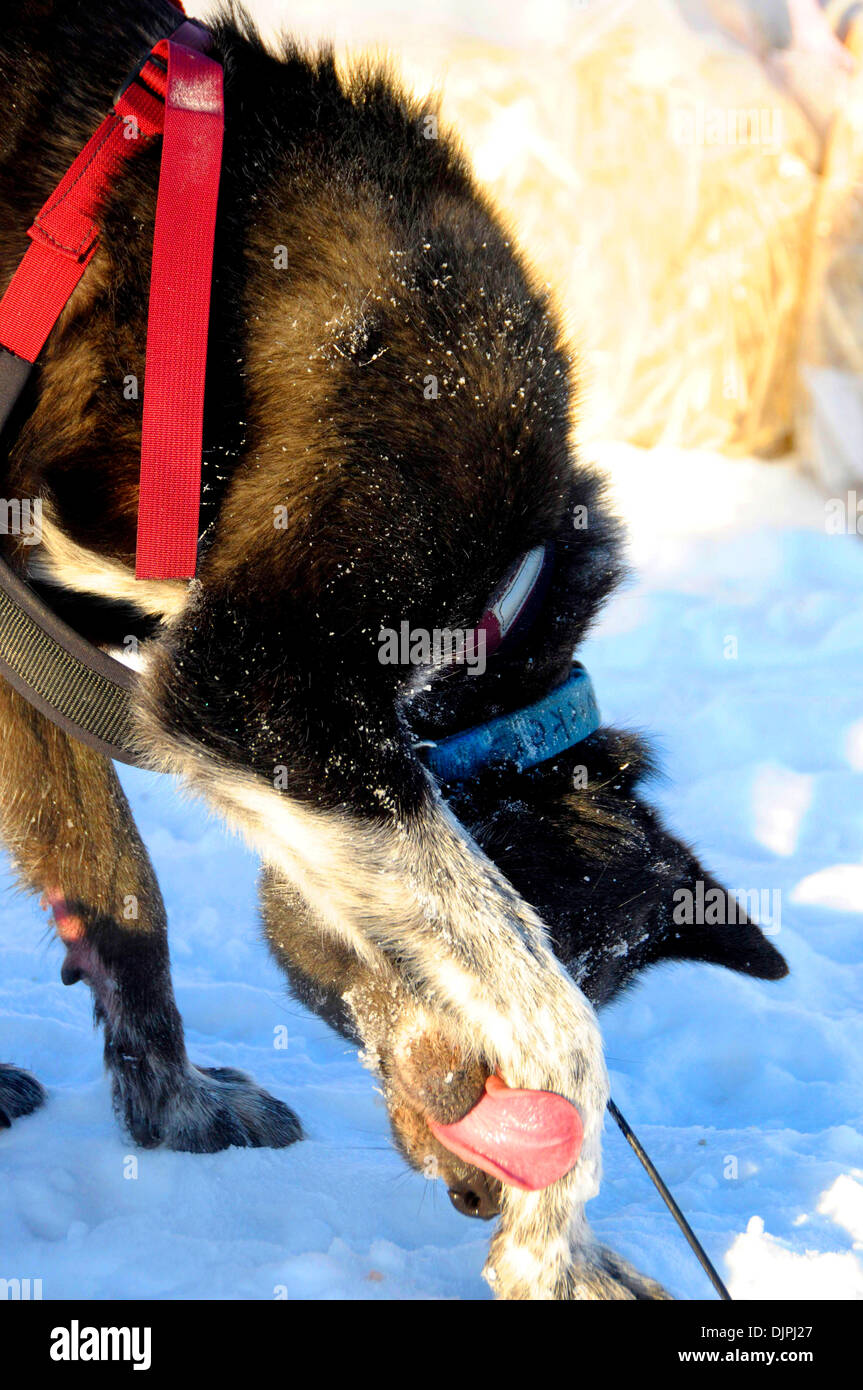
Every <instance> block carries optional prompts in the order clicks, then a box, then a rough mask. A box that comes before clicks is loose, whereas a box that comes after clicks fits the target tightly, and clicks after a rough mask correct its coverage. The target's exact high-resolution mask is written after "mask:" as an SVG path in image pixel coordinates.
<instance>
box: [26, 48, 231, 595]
mask: <svg viewBox="0 0 863 1390" xmlns="http://www.w3.org/2000/svg"><path fill="white" fill-rule="evenodd" d="M208 43H209V35H208V34H207V32H206V30H204V29H202V28H201V26H200V25H197V24H194V23H192V22H186V23H185V24H181V25H180V27H179V29H177V31H176V32H175V33H174V34H172V36H171V38H170V39H163V40H161V42H159V43H158V44H156V46H155V48H154V49H153V50H152V52H151V53H150V54H149V55H148V57H147V58H146V59H145V61H144V62H143V63H142V65H141V67H140V69H139V70H138V72H137V73H136V74H135V76H134V77H133V78H132V80H131V82H130V83H128V84H127V86H126V88H125V90H124V91H123V92H122V93H121V95H120V96H119V98H118V99H117V102H116V103H115V106H114V110H113V112H112V113H111V115H110V116H107V117H106V118H105V120H104V121H103V122H102V124H101V125H100V126H99V129H98V130H97V131H96V133H95V135H93V136H92V137H91V139H90V140H88V142H87V144H86V145H85V146H84V149H83V150H82V151H81V153H80V154H79V155H78V158H77V159H76V160H75V162H74V163H73V164H72V166H71V168H70V169H69V170H68V172H67V173H66V175H65V177H64V178H63V179H62V180H61V182H60V184H59V185H58V187H57V188H56V189H55V191H54V193H53V194H52V195H51V197H50V198H49V199H48V201H47V203H46V204H45V206H44V207H43V208H42V210H41V211H40V212H39V214H38V216H37V217H36V220H35V222H34V223H33V225H32V227H31V228H30V229H29V233H28V235H29V237H30V239H31V244H30V246H29V247H28V249H27V252H26V254H25V256H24V258H23V260H22V261H21V264H20V265H19V266H18V269H17V270H16V272H15V274H14V276H13V278H12V281H11V283H10V285H9V287H8V289H7V291H6V293H5V295H4V296H3V299H2V301H0V346H2V347H5V348H6V349H7V350H8V351H9V352H12V353H14V354H15V356H16V357H18V358H22V359H24V360H25V361H26V362H30V363H32V362H35V360H36V358H37V356H38V355H39V353H40V351H41V350H42V347H43V346H44V343H45V340H46V339H47V337H48V335H49V333H50V332H51V329H52V328H53V327H54V324H55V323H56V322H57V319H58V318H59V317H60V314H61V313H62V311H63V308H64V307H65V305H66V303H67V301H68V299H69V297H70V295H71V294H72V292H73V290H74V289H75V287H76V285H77V284H78V281H79V280H80V279H81V277H82V275H83V274H84V271H85V270H86V268H87V266H88V264H89V263H90V261H91V259H92V257H93V255H94V254H95V251H96V248H97V246H98V242H99V227H98V224H97V221H96V218H97V215H98V212H99V209H100V206H101V204H102V202H103V201H104V198H105V195H106V193H107V191H108V189H109V188H110V186H111V184H112V183H113V181H114V180H115V178H116V177H117V175H118V173H119V172H120V170H121V169H122V167H123V164H124V162H125V160H126V159H128V158H129V157H130V156H131V155H133V154H134V153H135V152H136V150H137V149H138V148H140V146H139V145H138V141H139V140H141V139H145V140H146V139H152V138H153V137H154V136H156V135H159V134H163V141H162V162H161V171H160V177H159V193H158V199H157V203H156V226H155V233H154V237H153V263H152V272H151V277H150V303H149V314H148V323H147V360H146V370H145V379H144V418H143V429H142V436H141V481H140V497H139V504H138V550H137V562H136V568H135V573H136V576H137V578H139V579H186V578H191V577H192V576H193V575H194V573H195V565H196V560H197V544H198V513H199V508H200V493H201V440H202V429H203V410H204V382H205V375H206V362H207V327H208V321H209V312H210V284H211V279H212V264H213V244H214V240H215V229H216V204H217V200H218V191H219V173H220V169H221V158H222V133H223V129H224V97H223V90H222V69H221V67H220V66H219V64H218V63H217V62H214V61H213V60H212V59H211V58H208V57H207V56H206V55H205V54H204V53H203V52H201V51H200V50H201V49H202V48H204V47H206V46H207V45H208Z"/></svg>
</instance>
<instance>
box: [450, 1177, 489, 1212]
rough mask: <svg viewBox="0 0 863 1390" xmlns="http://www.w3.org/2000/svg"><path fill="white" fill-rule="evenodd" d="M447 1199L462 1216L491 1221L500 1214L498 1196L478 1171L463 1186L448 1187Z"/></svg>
mask: <svg viewBox="0 0 863 1390" xmlns="http://www.w3.org/2000/svg"><path fill="white" fill-rule="evenodd" d="M449 1199H450V1201H451V1202H452V1204H453V1206H454V1207H455V1209H456V1211H460V1212H461V1214H462V1216H477V1217H479V1218H480V1220H481V1221H491V1220H492V1218H493V1217H495V1216H499V1215H500V1198H499V1197H498V1196H497V1194H496V1192H494V1191H493V1190H492V1188H491V1187H490V1185H489V1183H488V1182H487V1181H486V1180H485V1178H483V1177H482V1175H481V1174H479V1173H477V1175H476V1178H471V1180H470V1182H468V1183H465V1184H464V1185H463V1186H460V1187H451V1188H449Z"/></svg>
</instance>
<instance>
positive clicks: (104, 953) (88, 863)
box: [0, 681, 300, 1152]
mask: <svg viewBox="0 0 863 1390" xmlns="http://www.w3.org/2000/svg"><path fill="white" fill-rule="evenodd" d="M0 723H2V726H3V731H4V742H3V753H2V760H0V831H2V836H3V839H4V840H5V842H6V845H7V846H8V848H9V851H10V853H11V855H12V857H13V860H14V862H15V865H16V868H17V870H18V873H19V875H20V877H21V879H22V881H23V883H24V885H25V886H26V887H27V888H28V889H30V890H31V891H35V892H39V893H41V894H42V895H43V898H44V900H45V903H46V905H47V906H50V907H51V909H52V910H53V914H54V919H55V923H56V929H57V933H58V935H59V937H60V939H61V941H62V943H63V945H64V946H65V949H66V954H65V959H64V962H63V967H62V978H63V981H64V983H65V984H68V985H71V984H75V983H76V982H77V981H79V980H83V981H85V982H86V983H87V984H88V985H89V987H90V989H91V991H92V994H93V1001H94V1006H95V1012H96V1017H97V1020H98V1021H99V1022H101V1024H102V1025H103V1028H104V1036H105V1062H106V1065H107V1068H108V1070H109V1072H110V1075H111V1082H112V1089H113V1096H114V1103H115V1107H116V1109H117V1112H118V1114H119V1116H120V1118H121V1119H122V1120H123V1121H124V1123H125V1125H126V1127H127V1128H128V1130H129V1132H130V1134H131V1136H132V1138H133V1139H134V1140H135V1141H136V1142H137V1143H139V1144H141V1145H144V1146H147V1147H149V1146H152V1145H155V1144H166V1145H168V1146H169V1147H171V1148H175V1149H185V1150H192V1151H195V1152H212V1151H215V1150H217V1149H223V1148H226V1147H227V1146H228V1145H231V1144H238V1145H252V1146H259V1145H271V1146H274V1147H280V1146H282V1145H284V1144H288V1143H291V1142H292V1141H293V1140H294V1139H296V1138H298V1137H299V1132H300V1131H299V1124H298V1122H297V1120H296V1117H295V1116H294V1115H293V1113H292V1112H291V1111H290V1110H289V1109H288V1107H287V1106H286V1105H283V1104H282V1102H281V1101H278V1100H275V1099H274V1098H273V1097H272V1096H268V1095H267V1094H266V1092H264V1091H262V1090H261V1089H260V1088H259V1087H258V1086H256V1085H255V1084H254V1082H252V1081H251V1080H250V1079H249V1078H248V1077H245V1076H243V1075H242V1074H241V1073H239V1072H233V1071H229V1070H226V1069H213V1070H209V1071H208V1070H206V1069H202V1068H198V1067H195V1066H193V1065H192V1064H191V1062H190V1061H189V1059H188V1057H187V1055H186V1046H185V1041H184V1037H183V1025H182V1021H181V1019H180V1015H179V1012H178V1010H177V1006H176V1003H175V1001H174V992H173V988H172V985H171V975H170V963H169V957H168V942H167V924H166V920H165V908H164V905H163V902H162V896H161V893H160V892H159V886H158V883H157V881H156V878H155V875H154V873H153V869H152V866H151V864H150V861H149V858H148V857H147V853H146V850H145V849H144V846H143V845H142V843H141V840H140V838H139V836H138V833H137V830H136V827H135V824H134V821H133V820H132V816H131V812H130V811H129V807H128V804H127V802H126V798H125V796H124V795H123V791H122V788H121V787H120V784H119V782H118V781H117V777H116V774H115V772H114V768H113V766H112V764H111V763H110V762H109V761H108V760H107V759H106V758H104V757H102V756H101V755H100V754H98V753H95V752H93V751H92V750H90V749H89V748H86V747H85V746H84V745H83V744H81V743H77V742H75V741H73V740H72V739H70V738H68V737H67V736H66V735H65V734H64V733H62V732H61V731H60V730H59V729H57V728H56V727H55V726H54V725H53V724H51V723H49V721H48V720H47V719H45V718H44V716H42V715H41V714H38V713H37V712H36V711H35V710H34V709H33V708H32V707H31V706H30V705H28V704H26V703H25V701H24V700H22V699H21V697H20V696H18V695H17V694H16V693H15V691H13V690H12V688H11V687H10V686H9V685H7V684H6V682H5V681H0ZM27 1080H29V1083H30V1084H29V1090H25V1092H23V1093H22V1088H21V1074H18V1076H17V1081H18V1084H17V1089H16V1090H15V1092H14V1093H13V1091H12V1088H11V1083H10V1078H9V1076H8V1075H7V1076H6V1077H5V1079H4V1077H3V1075H0V1110H3V1109H4V1105H3V1099H4V1095H5V1096H6V1097H7V1100H8V1099H9V1097H10V1096H11V1103H12V1104H13V1105H14V1107H15V1108H12V1109H11V1110H9V1113H10V1114H12V1115H14V1114H15V1113H26V1112H25V1110H24V1109H23V1108H22V1107H23V1106H25V1104H29V1106H30V1108H32V1106H33V1103H34V1102H35V1100H38V1092H35V1093H34V1091H33V1087H34V1085H35V1083H33V1082H32V1079H28V1078H25V1081H27ZM5 1108H6V1109H9V1106H8V1105H7V1106H6V1107H5Z"/></svg>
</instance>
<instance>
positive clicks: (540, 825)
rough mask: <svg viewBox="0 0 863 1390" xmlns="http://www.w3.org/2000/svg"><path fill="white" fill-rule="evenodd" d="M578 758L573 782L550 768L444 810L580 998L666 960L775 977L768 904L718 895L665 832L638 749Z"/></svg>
mask: <svg viewBox="0 0 863 1390" xmlns="http://www.w3.org/2000/svg"><path fill="white" fill-rule="evenodd" d="M579 751H580V756H581V757H582V758H584V757H585V756H588V757H589V758H590V762H589V763H588V766H587V769H586V775H585V776H584V777H579V776H577V774H578V772H579V771H585V769H583V768H574V767H572V766H570V765H569V761H568V762H567V763H565V764H564V763H562V762H561V763H558V764H557V765H556V767H555V768H553V769H545V770H543V771H542V772H539V771H538V772H537V774H536V775H534V776H531V775H530V774H522V775H521V776H520V777H519V778H518V779H517V781H516V782H514V784H513V786H512V788H511V789H508V790H507V789H504V788H503V787H499V788H498V789H497V794H496V796H495V798H494V804H492V800H491V798H489V799H488V800H485V801H484V804H480V803H478V802H477V800H476V799H474V798H472V802H473V804H472V805H462V806H461V807H458V808H456V809H457V811H458V813H459V814H460V815H462V817H463V818H464V819H465V820H466V822H467V823H468V824H469V825H470V828H471V829H472V832H473V834H474V836H475V837H476V839H477V840H478V841H479V843H480V845H481V846H482V848H483V849H484V850H485V852H486V853H487V854H488V855H489V856H490V858H492V859H494V860H495V862H496V863H497V864H498V866H499V867H500V868H501V870H502V871H503V872H504V873H505V874H506V875H507V877H508V878H509V879H510V881H511V882H512V884H513V886H514V887H515V888H516V889H517V890H518V891H519V892H520V893H521V894H522V896H523V897H525V898H526V899H527V901H528V902H530V903H532V904H533V906H534V907H535V908H536V910H537V911H538V913H539V914H540V916H541V917H542V918H543V920H544V921H545V922H546V924H547V926H548V928H549V932H550V936H551V939H552V944H553V946H554V949H555V952H556V954H557V955H558V956H559V958H560V959H561V961H562V962H563V964H564V965H566V966H567V967H568V968H569V969H570V970H571V972H572V973H573V974H574V975H575V977H576V978H577V979H578V981H579V984H580V985H581V986H582V988H583V989H584V991H585V993H586V994H587V995H588V997H589V998H590V999H591V1000H592V1001H593V1002H594V1003H596V1004H603V1003H605V1002H606V1001H607V1000H609V999H610V998H612V997H613V995H614V994H616V993H617V992H618V991H619V990H620V989H622V988H624V987H625V986H626V985H627V984H628V983H629V982H630V980H631V979H632V978H633V976H635V975H636V974H637V973H638V972H639V971H640V970H643V969H646V968H647V967H649V966H652V965H657V964H660V963H661V962H663V961H668V960H694V961H704V962H707V963H710V964H713V965H723V966H726V967H727V968H728V969H730V970H737V971H739V972H741V973H742V974H746V975H751V976H753V977H755V978H757V979H764V980H778V979H782V978H783V976H785V975H786V974H787V973H788V967H787V966H786V964H785V961H784V960H783V958H782V956H781V955H780V954H779V952H778V951H777V949H776V947H775V946H774V945H773V944H772V942H771V941H770V940H769V939H768V937H767V936H766V935H765V932H764V930H762V927H766V928H767V929H768V930H769V931H770V932H775V931H776V930H778V928H779V926H780V924H781V914H780V911H779V907H778V895H777V894H776V893H775V892H774V891H773V890H770V889H768V888H763V887H761V886H759V887H758V888H757V891H756V890H755V889H754V887H753V886H750V889H749V891H748V892H746V893H745V894H744V893H740V892H739V891H738V892H735V893H729V892H728V891H727V890H726V889H725V888H723V887H722V886H721V885H720V884H719V883H718V882H717V881H716V879H715V878H714V877H713V876H712V875H711V874H710V873H709V872H708V871H707V870H706V869H705V868H704V867H703V866H702V864H701V863H700V861H699V860H698V858H697V856H696V855H695V854H694V853H693V851H692V850H691V849H690V848H689V847H688V846H687V845H685V844H684V843H683V842H682V841H681V840H679V839H677V838H676V837H675V836H674V835H672V834H671V833H670V832H669V831H668V830H667V829H666V828H665V826H664V825H663V823H662V820H661V817H660V816H659V814H658V813H657V812H656V811H655V810H654V809H653V808H652V807H651V806H649V805H648V804H647V803H646V802H645V801H643V800H642V798H641V796H640V794H639V792H638V790H637V786H638V783H639V782H640V780H641V779H642V778H643V777H644V776H645V774H646V773H647V772H649V771H650V764H649V759H648V756H647V754H646V750H645V749H644V747H643V745H642V744H641V743H640V742H639V741H638V740H635V739H632V738H628V737H627V738H624V737H622V736H617V735H611V734H607V735H603V736H602V739H601V743H600V746H599V747H596V748H592V749H591V750H590V751H589V753H588V754H587V755H585V752H584V746H583V745H582V749H581V750H579ZM570 761H571V760H570ZM574 773H575V774H576V775H575V776H574ZM516 786H517V790H518V795H515V794H514V793H515V791H516ZM747 908H748V909H749V911H747ZM750 912H751V914H752V915H751V916H750ZM753 917H755V918H757V920H753ZM759 922H760V923H761V925H759V924H758V923H759Z"/></svg>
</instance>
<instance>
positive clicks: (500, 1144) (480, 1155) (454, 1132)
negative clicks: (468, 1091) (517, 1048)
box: [428, 1076, 583, 1192]
mask: <svg viewBox="0 0 863 1390" xmlns="http://www.w3.org/2000/svg"><path fill="white" fill-rule="evenodd" d="M428 1125H429V1129H430V1130H431V1132H432V1134H434V1136H435V1137H436V1138H437V1139H438V1140H439V1141H440V1142H441V1144H443V1146H444V1148H445V1149H449V1151H450V1153H454V1154H456V1155H457V1157H458V1158H463V1159H464V1160H465V1161H466V1162H467V1163H472V1164H474V1166H475V1167H477V1168H482V1170H483V1172H485V1173H491V1175H492V1177H495V1178H500V1180H501V1182H505V1183H509V1185H510V1186H511V1187H521V1188H523V1189H525V1190H526V1191H528V1192H536V1191H538V1190H539V1189H540V1188H543V1187H548V1186H549V1184H550V1183H553V1182H556V1181H557V1179H558V1178H562V1177H563V1175H564V1173H568V1172H569V1170H570V1168H572V1167H573V1166H574V1164H575V1161H576V1159H577V1158H578V1154H579V1150H580V1149H581V1141H582V1137H583V1129H582V1124H581V1116H580V1115H579V1113H578V1111H577V1110H576V1108H575V1106H574V1105H573V1104H572V1103H571V1102H570V1101H568V1100H565V1099H564V1097H563V1096H558V1095H555V1094H554V1092H553V1091H512V1090H510V1088H509V1087H508V1086H506V1085H504V1083H503V1081H501V1079H500V1077H499V1076H490V1077H489V1078H488V1080H487V1082H486V1083H485V1094H484V1095H483V1096H481V1097H480V1099H479V1100H478V1101H477V1103H476V1105H475V1106H474V1107H473V1109H472V1110H469V1111H468V1112H467V1114H466V1115H464V1116H463V1117H462V1118H461V1119H460V1120H457V1121H456V1122H455V1124H452V1125H441V1124H438V1123H437V1121H436V1120H429V1121H428Z"/></svg>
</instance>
